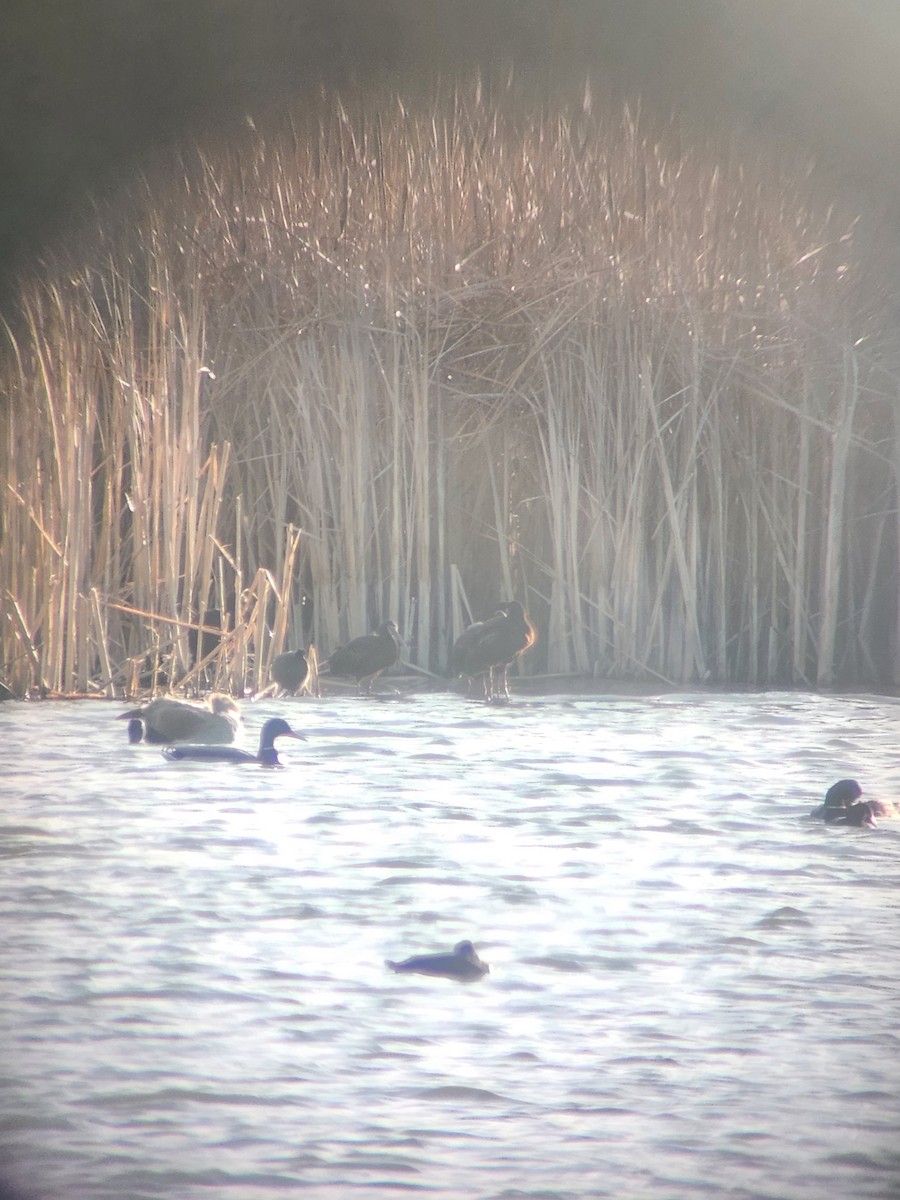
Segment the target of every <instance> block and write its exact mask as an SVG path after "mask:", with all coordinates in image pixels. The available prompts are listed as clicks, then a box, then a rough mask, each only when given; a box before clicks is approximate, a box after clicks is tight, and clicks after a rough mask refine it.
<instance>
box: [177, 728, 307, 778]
mask: <svg viewBox="0 0 900 1200" xmlns="http://www.w3.org/2000/svg"><path fill="white" fill-rule="evenodd" d="M282 737H289V738H296V739H297V740H298V741H301V742H305V741H306V738H305V737H304V736H303V734H302V733H296V732H295V731H294V730H293V729H291V727H290V725H288V723H287V721H285V720H284V719H283V718H282V717H271V718H270V719H269V720H268V721H266V723H265V725H263V727H262V732H261V733H260V735H259V750H258V751H257V753H256V754H251V753H250V751H249V750H239V749H238V747H237V746H167V747H166V748H165V750H163V754H164V755H165V757H166V758H167V759H169V761H170V762H183V761H185V760H187V761H190V762H229V763H256V764H257V765H258V766H260V767H281V766H284V764H283V763H282V762H281V760H280V759H279V757H278V751H277V750H276V749H275V739H276V738H282Z"/></svg>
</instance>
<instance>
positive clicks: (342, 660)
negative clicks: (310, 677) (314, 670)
mask: <svg viewBox="0 0 900 1200" xmlns="http://www.w3.org/2000/svg"><path fill="white" fill-rule="evenodd" d="M399 659H400V632H399V630H398V629H397V626H396V625H395V624H394V622H393V621H383V622H382V623H381V624H380V625H379V626H378V628H377V629H376V630H375V632H374V633H367V634H365V635H364V636H363V637H358V638H354V639H353V641H352V642H348V643H347V645H346V646H339V647H338V649H337V650H335V651H334V653H333V654H332V655H331V657H330V658H329V659H328V660H327V662H325V663H323V664H322V669H323V670H327V671H328V672H330V674H332V675H348V676H350V677H351V678H353V679H355V680H356V689H357V691H358V692H360V693H361V694H364V695H368V694H369V693H370V692H371V691H372V683H373V681H374V680H375V679H377V678H378V676H379V675H380V674H381V672H382V671H386V670H387V669H388V667H392V666H393V665H394V663H395V662H398V661H399Z"/></svg>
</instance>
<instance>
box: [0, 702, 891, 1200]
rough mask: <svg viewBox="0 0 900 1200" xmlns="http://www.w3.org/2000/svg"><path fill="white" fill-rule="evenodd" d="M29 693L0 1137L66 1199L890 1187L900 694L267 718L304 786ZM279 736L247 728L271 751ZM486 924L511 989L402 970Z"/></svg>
mask: <svg viewBox="0 0 900 1200" xmlns="http://www.w3.org/2000/svg"><path fill="white" fill-rule="evenodd" d="M118 711H119V709H118V708H117V707H116V706H113V705H107V704H104V703H78V704H76V703H65V704H49V703H45V704H36V705H14V704H6V705H2V706H0V730H2V736H3V744H4V746H5V748H6V755H5V768H4V780H3V792H4V797H5V798H4V801H3V805H2V810H0V824H2V840H0V851H2V856H3V857H2V861H0V871H2V887H0V905H2V926H0V944H2V952H3V953H2V964H0V1028H2V1030H3V1032H2V1034H0V1038H2V1039H3V1040H2V1045H3V1048H4V1049H5V1054H4V1058H3V1063H2V1064H0V1075H2V1088H0V1146H2V1147H3V1153H4V1157H5V1161H6V1163H7V1168H6V1169H7V1172H8V1173H10V1172H11V1173H13V1174H14V1175H15V1176H16V1178H18V1179H19V1180H22V1181H25V1182H26V1183H27V1184H28V1185H29V1186H30V1187H31V1188H32V1189H34V1190H35V1191H36V1193H37V1194H38V1195H40V1196H47V1197H53V1198H54V1200H56V1198H58V1197H63V1196H64V1197H65V1198H66V1200H82V1198H84V1200H87V1198H90V1200H105V1198H112V1197H114V1198H116V1200H124V1198H127V1200H142V1198H145V1197H146V1198H148V1200H150V1198H153V1200H156V1198H159V1197H165V1198H166V1200H193V1198H195V1197H201V1196H202V1197H209V1196H214V1197H216V1198H217V1200H218V1198H219V1197H222V1198H225V1200H231V1198H233V1200H273V1198H275V1197H279V1198H280V1197H283V1196H285V1195H292V1194H294V1193H295V1192H300V1191H302V1192H303V1193H304V1194H305V1195H310V1196H313V1197H315V1196H347V1195H360V1196H367V1195H375V1194H377V1195H379V1196H393V1195H397V1196H406V1195H410V1194H411V1195H416V1194H422V1195H424V1196H428V1197H446V1198H449V1197H467V1196H479V1197H496V1198H501V1197H503V1198H512V1197H560V1198H566V1200H568V1198H572V1197H585V1198H587V1197H615V1198H616V1200H626V1198H627V1200H638V1198H641V1197H666V1198H671V1200H694V1198H695V1197H709V1196H717V1197H718V1196H727V1197H731V1198H733V1200H750V1198H751V1197H754V1198H755V1197H770V1198H773V1200H801V1198H802V1200H807V1198H808V1200H822V1198H823V1197H853V1198H854V1200H855V1198H860V1197H880V1198H884V1200H887V1198H891V1200H895V1198H896V1197H897V1196H898V1194H900V1145H898V1140H897V1127H898V1119H900V1086H898V1085H900V1078H898V1076H900V1066H898V1064H900V1054H898V1049H900V1046H898V1040H900V1039H898V1034H900V1004H898V1001H900V954H898V952H897V949H896V946H897V928H898V862H900V821H894V822H881V823H880V824H879V827H878V828H877V829H874V830H869V829H842V828H833V827H831V828H827V827H825V826H823V825H821V824H819V823H818V822H815V821H811V820H809V818H808V816H807V814H808V812H809V810H810V808H811V807H812V805H813V804H814V803H816V802H818V800H819V799H820V797H821V794H822V793H823V792H824V790H825V788H826V786H827V785H828V784H829V783H831V782H833V781H834V780H835V779H837V778H840V777H841V776H846V775H855V776H857V777H858V778H860V779H861V781H862V783H863V786H864V788H865V789H866V792H867V794H869V795H880V796H883V797H887V796H900V782H898V766H897V763H896V757H897V751H896V747H897V740H898V730H900V707H898V705H897V704H896V703H894V702H892V701H891V700H887V699H883V698H871V697H853V698H841V697H819V696H798V695H788V694H768V695H764V696H758V695H739V696H709V695H702V696H694V695H683V696H667V697H664V698H659V699H650V700H643V699H642V700H635V699H621V698H615V697H592V698H589V699H586V698H576V699H567V698H563V697H546V698H540V699H527V700H521V699H520V700H518V701H515V702H514V703H513V704H512V705H511V706H509V707H508V708H498V709H492V708H487V707H484V706H481V705H476V704H472V703H469V702H467V701H465V700H463V699H461V698H459V697H457V696H449V695H447V696H414V697H406V698H394V699H383V700H370V701H366V700H357V699H350V698H340V699H323V700H317V701H310V700H306V701H283V702H280V703H269V704H261V705H259V706H248V708H247V711H246V714H245V716H246V718H247V721H248V725H249V726H250V728H251V730H255V728H256V727H257V726H258V725H259V724H261V722H262V720H263V719H264V718H265V717H267V716H271V715H272V714H273V713H281V714H283V715H285V716H287V717H288V718H289V719H290V720H291V721H292V723H294V724H295V725H297V726H298V727H299V728H302V729H305V730H306V732H307V733H308V735H309V741H308V743H299V742H293V743H291V742H287V743H282V746H283V747H286V749H285V750H284V751H283V757H284V759H285V761H286V763H287V765H286V769H285V770H283V771H280V772H274V771H265V770H262V769H260V768H257V767H255V766H250V767H246V766H245V767H236V766H231V765H227V764H199V763H178V764H171V763H167V762H165V761H164V760H163V758H162V756H161V754H160V752H159V750H158V749H157V748H154V747H149V746H135V747H130V746H128V745H127V744H126V735H125V730H124V728H123V725H122V724H121V723H119V722H117V721H115V720H114V719H113V718H114V716H115V714H116V713H117V712H118ZM250 740H251V741H252V740H253V737H252V734H251V737H250ZM464 937H469V938H471V939H472V940H473V941H474V942H475V944H476V947H477V949H478V951H479V953H480V954H481V956H482V958H484V959H485V960H486V961H487V962H489V963H490V964H491V974H490V975H488V976H486V977H485V978H484V979H483V980H482V981H480V982H478V983H474V984H469V985H461V984H458V983H454V982H450V981H448V980H443V979H431V978H426V977H421V976H401V975H393V974H391V973H390V972H389V971H387V970H386V968H385V966H384V959H385V958H399V957H403V956H404V955H406V954H411V953H416V952H421V951H432V950H443V949H446V948H449V947H450V946H452V945H453V944H454V943H455V942H456V941H458V940H460V939H462V938H464Z"/></svg>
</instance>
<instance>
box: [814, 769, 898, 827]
mask: <svg viewBox="0 0 900 1200" xmlns="http://www.w3.org/2000/svg"><path fill="white" fill-rule="evenodd" d="M862 794H863V793H862V788H861V787H860V786H859V784H858V783H857V781H856V780H855V779H839V780H838V781H837V783H833V784H832V785H831V787H830V788H829V789H828V791H827V792H826V793H825V803H824V804H820V805H819V807H818V808H814V809H813V810H812V812H811V813H810V814H809V815H810V816H811V817H821V818H822V820H824V822H825V824H826V825H869V826H874V825H875V824H876V821H875V818H876V816H884V815H887V813H886V812H881V811H879V810H880V809H882V808H884V807H886V806H884V804H883V802H882V801H876V800H860V796H862Z"/></svg>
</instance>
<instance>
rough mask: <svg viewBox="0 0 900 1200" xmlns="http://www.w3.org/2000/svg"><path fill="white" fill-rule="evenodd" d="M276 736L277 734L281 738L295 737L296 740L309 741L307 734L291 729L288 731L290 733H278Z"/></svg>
mask: <svg viewBox="0 0 900 1200" xmlns="http://www.w3.org/2000/svg"><path fill="white" fill-rule="evenodd" d="M278 736H279V737H280V738H283V737H289V738H294V739H295V740H296V741H298V742H306V741H309V739H308V738H307V736H306V735H305V734H303V733H294V731H293V729H292V730H291V732H290V733H279V735H278Z"/></svg>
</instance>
